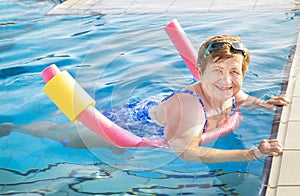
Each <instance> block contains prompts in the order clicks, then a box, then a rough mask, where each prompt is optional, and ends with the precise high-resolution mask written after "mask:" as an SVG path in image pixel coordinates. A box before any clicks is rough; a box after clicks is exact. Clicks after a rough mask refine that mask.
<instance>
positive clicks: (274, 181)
mask: <svg viewBox="0 0 300 196" xmlns="http://www.w3.org/2000/svg"><path fill="white" fill-rule="evenodd" d="M281 161H282V156H279V157H273V160H272V166H271V171H270V175H269V183H268V185H269V187H271V188H275V187H277V185H278V180H279V174H280V168H281Z"/></svg>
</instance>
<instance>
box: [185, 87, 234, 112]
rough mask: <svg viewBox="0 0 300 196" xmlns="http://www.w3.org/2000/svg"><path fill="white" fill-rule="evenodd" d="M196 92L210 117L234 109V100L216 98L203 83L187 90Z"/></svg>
mask: <svg viewBox="0 0 300 196" xmlns="http://www.w3.org/2000/svg"><path fill="white" fill-rule="evenodd" d="M187 89H188V90H191V91H194V92H195V93H196V94H197V95H198V96H199V97H200V98H201V100H202V101H203V103H204V106H205V109H206V111H207V113H208V116H215V115H219V114H221V113H223V112H225V111H226V110H227V109H228V108H230V107H232V99H227V100H224V101H222V100H219V99H217V98H214V97H213V96H211V94H210V93H209V90H208V89H206V88H205V87H204V86H203V84H202V83H200V82H197V83H195V84H193V85H191V86H189V87H188V88H187Z"/></svg>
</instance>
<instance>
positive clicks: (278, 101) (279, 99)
mask: <svg viewBox="0 0 300 196" xmlns="http://www.w3.org/2000/svg"><path fill="white" fill-rule="evenodd" d="M266 103H267V104H271V105H278V106H285V105H288V104H290V100H289V99H288V98H287V97H286V96H285V95H280V96H276V97H272V98H271V99H269V100H268V101H266Z"/></svg>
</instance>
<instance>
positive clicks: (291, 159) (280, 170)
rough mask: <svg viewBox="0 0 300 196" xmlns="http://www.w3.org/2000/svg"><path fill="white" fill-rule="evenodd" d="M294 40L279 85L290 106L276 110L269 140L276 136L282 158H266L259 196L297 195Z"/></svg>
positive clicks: (299, 58) (297, 49)
mask: <svg viewBox="0 0 300 196" xmlns="http://www.w3.org/2000/svg"><path fill="white" fill-rule="evenodd" d="M297 38H298V40H297V45H295V46H292V48H291V54H290V58H289V60H288V62H287V64H286V68H285V75H284V76H287V77H286V78H284V79H283V85H282V93H283V94H286V95H287V97H288V98H289V99H290V100H291V101H292V103H291V104H290V105H289V106H285V107H282V108H279V109H278V110H277V111H276V114H275V117H274V121H273V130H272V133H271V138H276V137H277V138H278V139H279V141H280V142H281V144H282V145H283V149H284V150H283V154H282V156H279V157H273V158H272V159H271V158H267V159H266V161H265V167H264V174H263V186H262V189H261V193H260V195H267V196H273V195H288V196H292V195H299V193H300V170H299V165H300V142H299V138H300V131H299V129H300V110H299V108H300V77H299V72H300V34H299V35H297ZM291 59H292V61H291ZM289 70H290V71H289ZM288 72H289V73H288ZM280 114H281V116H280ZM279 117H280V118H279Z"/></svg>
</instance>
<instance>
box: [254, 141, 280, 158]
mask: <svg viewBox="0 0 300 196" xmlns="http://www.w3.org/2000/svg"><path fill="white" fill-rule="evenodd" d="M258 150H259V151H260V153H262V154H263V155H265V156H279V155H280V154H281V153H282V147H281V145H280V144H279V141H278V139H270V140H262V141H261V142H260V144H259V146H258Z"/></svg>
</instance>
